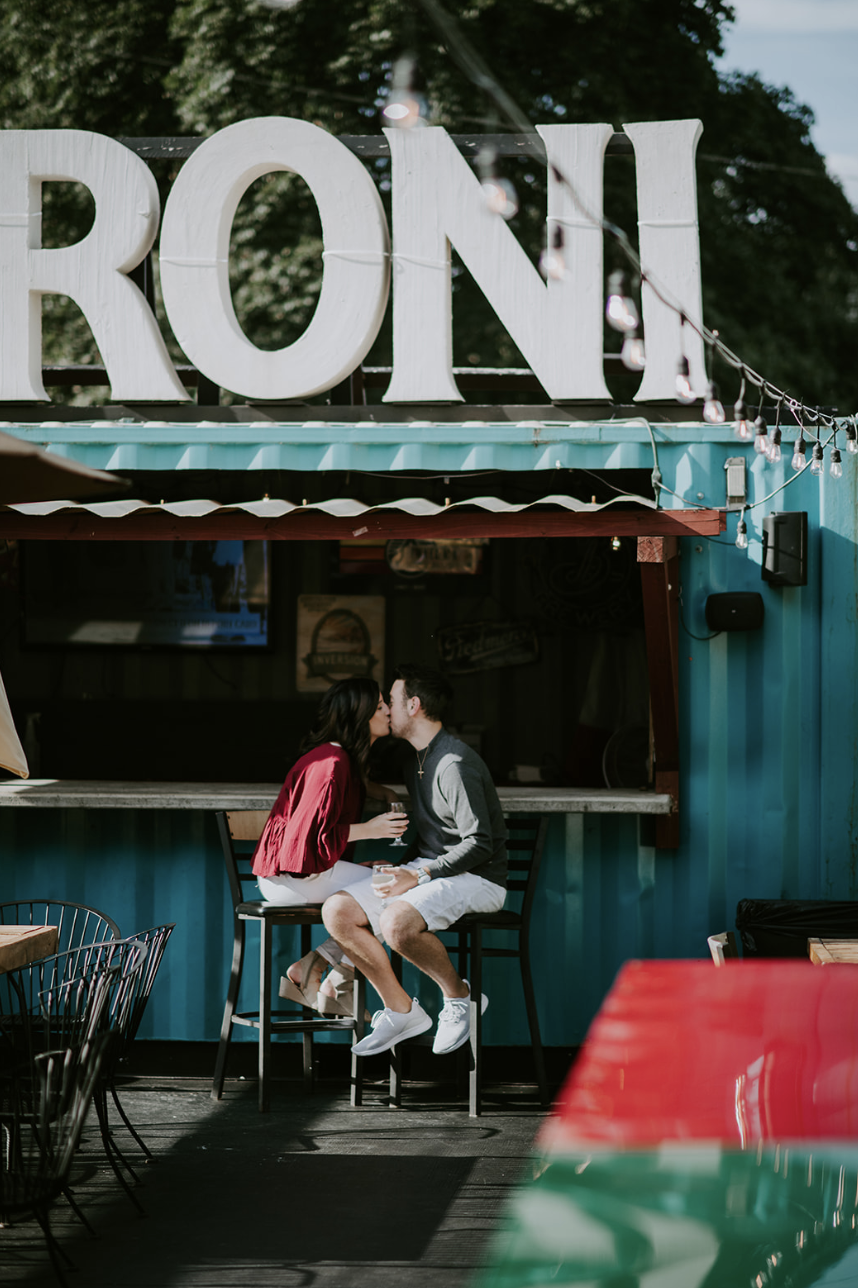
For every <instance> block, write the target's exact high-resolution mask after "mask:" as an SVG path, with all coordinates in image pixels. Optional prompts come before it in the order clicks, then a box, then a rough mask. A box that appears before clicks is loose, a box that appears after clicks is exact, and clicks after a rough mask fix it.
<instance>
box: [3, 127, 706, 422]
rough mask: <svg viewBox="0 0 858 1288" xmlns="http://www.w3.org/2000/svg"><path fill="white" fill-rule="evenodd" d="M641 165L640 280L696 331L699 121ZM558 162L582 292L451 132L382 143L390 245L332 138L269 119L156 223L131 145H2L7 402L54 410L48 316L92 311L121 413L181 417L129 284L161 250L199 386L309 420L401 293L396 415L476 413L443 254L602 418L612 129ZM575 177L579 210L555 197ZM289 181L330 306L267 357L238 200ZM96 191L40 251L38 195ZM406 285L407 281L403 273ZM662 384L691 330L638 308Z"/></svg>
mask: <svg viewBox="0 0 858 1288" xmlns="http://www.w3.org/2000/svg"><path fill="white" fill-rule="evenodd" d="M624 129H625V132H626V134H627V135H628V136H629V138H630V139H631V141H632V145H633V147H634V150H635V157H636V172H637V199H638V228H639V246H640V255H641V259H642V261H643V263H644V265H645V266H646V269H647V272H648V274H649V275H650V276H651V277H652V278H654V279H655V280H656V281H657V282H658V283H659V284H660V287H661V288H662V289H663V290H666V291H667V292H668V293H669V295H671V296H672V297H673V298H674V299H675V300H677V301H680V302H681V304H682V308H683V309H684V311H685V312H686V313H687V314H688V315H689V316H690V317H693V318H695V319H696V320H698V321H699V320H701V319H702V308H701V286H700V252H699V236H698V227H697V188H696V177H695V154H696V149H697V143H698V140H699V138H700V135H701V133H702V126H701V124H700V122H699V121H696V120H688V121H649V122H643V123H639V124H634V125H626V126H625V127H624ZM536 130H537V132H538V134H539V135H540V137H541V139H542V141H543V143H544V145H545V150H546V153H547V157H548V161H549V168H548V209H547V215H548V217H549V218H550V219H551V220H552V221H555V222H558V223H560V224H562V225H563V227H564V230H565V246H566V250H565V256H566V263H567V272H566V274H565V276H564V277H563V278H562V279H561V280H559V281H555V280H549V281H548V282H544V281H543V280H542V278H541V276H540V275H539V272H538V270H537V269H536V267H535V266H534V264H533V263H532V261H531V259H530V257H529V256H528V254H527V253H526V252H525V250H524V249H523V248H522V246H521V245H520V244H519V242H518V241H517V240H516V238H515V235H514V234H513V232H512V231H511V229H510V228H509V227H508V226H507V224H506V223H505V222H504V221H503V220H502V219H500V218H499V217H498V216H496V215H493V214H492V213H491V212H490V211H489V210H488V209H487V207H486V203H485V199H484V196H483V193H482V189H481V186H480V183H479V180H478V178H477V176H476V175H475V174H474V172H473V170H472V169H471V167H470V166H469V164H468V163H467V161H466V160H465V159H464V158H463V157H462V155H461V154H460V153H459V151H458V149H457V148H456V146H455V144H454V143H453V141H452V139H451V138H450V136H449V135H448V134H447V133H446V131H445V130H443V129H440V128H437V127H430V128H427V129H424V130H414V131H400V130H395V129H394V130H385V134H386V135H387V138H388V140H389V142H390V151H391V163H392V174H391V182H392V203H393V204H392V212H393V238H392V243H391V237H390V233H389V230H388V224H387V218H386V216H385V212H384V209H383V207H382V204H381V200H380V198H379V196H378V192H377V190H376V187H375V184H374V183H373V180H372V178H371V177H370V175H369V173H368V172H367V171H366V169H365V168H364V166H363V165H362V163H361V162H360V161H358V159H357V158H356V157H355V156H354V155H353V154H352V153H351V152H350V151H349V150H348V148H347V147H346V146H345V145H344V144H343V143H341V142H339V141H338V140H337V139H336V138H335V137H334V136H333V135H330V134H327V133H326V132H325V131H324V130H322V129H320V128H319V127H318V126H315V125H311V124H309V123H308V122H306V121H299V120H294V119H290V118H287V117H263V118H259V119H255V120H247V121H241V122H239V123H237V124H235V125H231V126H228V127H227V128H226V129H224V130H221V131H219V132H218V133H217V134H215V135H213V136H212V137H211V138H209V139H207V140H206V141H205V142H204V143H202V144H201V145H200V147H199V148H197V149H196V151H195V152H194V153H193V155H192V156H191V158H190V159H189V160H188V161H186V162H185V164H184V166H183V167H182V169H181V171H180V172H179V175H178V178H177V179H176V181H175V183H174V184H173V187H172V189H171V191H170V193H169V196H168V198H167V201H166V204H165V208H164V214H163V219H161V215H160V204H159V198H158V191H157V187H156V184H155V180H154V178H153V176H152V174H151V171H150V170H149V168H148V166H147V165H146V164H145V162H144V161H142V160H141V159H140V158H139V157H138V156H137V155H136V154H135V153H133V152H131V151H130V150H129V149H128V148H126V147H125V146H124V145H123V144H121V143H119V142H117V141H116V140H114V139H109V138H106V137H104V136H103V135H99V134H93V133H89V132H86V131H83V130H6V131H0V202H2V205H1V206H0V291H2V296H0V298H2V307H0V401H16V402H20V401H35V400H38V401H42V400H46V399H47V394H46V393H45V389H44V387H43V384H42V375H41V367H42V355H41V297H42V295H44V294H46V293H52V292H57V293H60V294H63V295H68V296H69V297H70V298H71V299H73V300H74V301H75V303H76V304H77V305H78V306H79V308H80V309H81V311H82V312H83V314H84V316H85V317H86V320H87V321H88V323H89V325H90V327H91V329H92V332H93V335H94V337H95V340H96V343H97V344H98V347H99V350H100V352H101V355H102V357H103V359H104V364H105V367H106V369H107V374H108V378H109V380H110V384H111V390H112V395H113V397H114V399H116V400H117V401H129V402H130V401H146V402H151V401H160V400H163V401H169V402H175V401H180V400H181V401H184V400H186V399H187V398H188V394H187V392H186V390H185V389H184V387H183V385H182V384H181V382H180V380H179V378H178V376H177V374H176V371H175V369H174V368H173V365H172V363H171V361H170V358H169V356H168V353H167V349H166V346H165V344H164V341H163V338H162V336H161V334H160V332H159V330H158V326H157V323H156V321H155V317H154V315H153V313H152V311H151V309H150V308H149V306H148V304H147V303H146V300H145V298H144V297H143V295H142V293H141V292H140V291H139V290H138V288H137V287H136V286H135V284H134V283H133V282H132V281H131V280H130V278H129V277H128V273H129V272H130V271H131V270H132V269H134V268H135V267H136V266H137V265H138V264H139V263H140V262H141V261H142V260H143V259H144V258H145V256H146V255H147V254H148V252H149V251H150V250H151V249H152V246H153V245H154V242H155V239H156V236H157V234H158V228H159V223H160V230H161V237H160V257H159V258H160V275H161V287H162V292H163V299H164V307H165V310H166V314H167V318H168V321H169V323H170V326H171V327H172V330H173V333H174V334H175V336H176V339H177V340H178V342H179V344H180V345H181V347H182V349H183V350H184V352H185V353H186V354H187V356H188V358H189V359H190V361H191V362H192V363H194V365H195V366H196V367H197V368H198V369H199V371H200V372H202V374H203V375H204V376H206V377H208V379H210V380H212V381H214V382H215V383H216V384H218V385H220V386H222V387H224V388H227V389H229V390H231V391H233V392H234V393H237V394H239V395H242V396H245V397H247V398H254V399H255V398H258V399H274V400H279V399H301V398H309V397H311V396H312V395H314V394H319V393H322V392H324V391H325V390H328V389H331V388H333V387H334V386H335V385H337V384H338V383H339V382H340V381H341V380H343V379H344V378H345V377H346V376H348V375H349V373H350V372H352V371H353V370H354V369H355V368H356V367H357V366H358V365H359V363H360V362H361V361H362V360H363V358H364V357H365V356H366V354H367V353H368V352H369V349H370V348H371V346H372V344H373V342H374V340H375V338H376V336H377V335H378V331H379V328H380V326H381V323H382V320H383V317H384V315H385V311H386V308H387V303H388V294H389V291H390V286H391V277H392V294H393V373H392V377H391V381H390V385H389V387H388V389H387V392H386V394H385V401H386V402H396V403H411V402H419V403H427V402H428V403H431V402H455V401H461V395H460V393H459V390H458V388H457V387H456V383H455V380H454V377H453V360H452V326H453V319H452V289H451V265H450V247H451V245H452V246H453V247H455V249H456V251H457V253H458V255H459V256H460V258H461V260H462V262H463V264H464V265H465V267H466V269H467V270H468V272H469V273H470V274H471V275H472V276H473V278H474V280H475V281H476V282H477V284H478V285H479V287H480V289H481V290H482V292H483V294H484V295H485V296H486V299H487V300H488V302H489V304H490V305H491V307H492V308H493V310H494V311H495V313H496V314H497V316H498V318H499V319H500V321H501V322H502V324H503V326H504V327H505V328H506V329H507V331H508V332H509V334H510V336H511V337H512V339H513V341H514V342H515V344H516V345H517V346H518V348H519V349H520V350H521V352H522V354H523V355H524V358H525V360H526V361H527V362H528V364H529V365H530V367H531V368H532V370H533V371H534V373H535V375H536V376H537V378H538V379H539V381H540V383H541V384H542V386H543V387H544V389H545V390H546V392H547V394H548V396H549V397H550V398H552V399H554V400H556V401H575V400H587V401H601V400H603V399H604V400H608V399H609V398H610V394H609V391H608V388H607V386H606V384H605V379H604V373H603V357H602V319H603V302H604V269H603V245H602V242H603V235H602V231H601V229H600V228H599V226H598V224H596V223H594V222H593V219H592V217H591V215H592V213H594V212H595V213H596V214H598V215H601V212H602V186H603V185H602V171H603V164H604V154H605V149H606V147H607V144H608V141H609V139H610V138H611V135H612V133H613V126H611V125H607V124H598V125H538V126H536ZM552 167H555V168H556V169H557V170H558V171H559V172H560V173H561V174H564V175H567V176H568V177H569V178H570V180H571V183H572V185H573V187H574V190H575V193H576V194H577V197H578V199H580V202H581V204H580V205H579V204H578V200H576V198H575V197H573V195H572V193H571V192H570V190H569V188H568V187H567V186H566V185H564V184H562V183H559V182H558V181H557V179H556V178H555V175H554V173H553V169H552ZM272 171H290V172H293V173H295V174H298V175H300V177H301V178H302V179H303V180H304V181H305V183H306V184H307V185H308V187H309V188H310V190H311V192H312V194H313V197H314V198H315V201H316V204H317V206H318V210H319V216H320V220H321V225H322V237H323V242H324V250H323V262H324V269H323V276H322V287H321V292H320V296H319V301H318V305H317V308H316V311H315V313H314V315H313V318H312V320H311V321H310V324H309V325H308V327H307V329H306V331H305V332H304V333H303V335H301V336H300V337H299V338H298V339H297V340H296V341H295V342H294V343H293V344H290V345H287V346H286V347H284V348H282V349H279V350H274V351H268V350H262V349H259V348H257V347H256V346H255V345H253V344H252V343H251V342H250V341H249V340H248V338H247V336H246V335H245V334H244V332H243V331H242V329H241V325H240V323H239V321H238V319H237V317H236V314H235V309H234V307H233V303H232V297H231V294H230V286H229V240H230V230H231V227H232V221H233V218H234V216H235V212H236V210H237V208H238V205H239V202H240V201H241V198H242V196H243V195H244V193H245V192H246V190H247V189H248V188H249V186H250V185H251V184H252V183H253V182H254V181H255V180H256V179H258V178H260V177H261V176H262V175H265V174H268V173H271V172H272ZM51 180H66V181H71V182H77V183H82V184H84V185H85V186H86V187H87V188H88V189H89V190H90V192H91V193H92V195H93V198H94V200H95V209H96V215H95V221H94V223H93V226H92V228H91V229H90V231H89V233H88V234H87V236H86V237H84V238H83V239H82V240H81V241H80V242H78V243H77V244H75V245H73V246H66V247H61V248H58V249H45V248H43V247H42V245H41V184H42V183H44V182H50V181H51ZM391 270H392V271H391ZM642 305H643V317H644V326H645V330H646V338H647V365H646V370H645V372H644V376H643V380H642V383H641V387H640V389H639V390H638V393H637V395H636V397H637V398H638V400H641V401H647V400H652V399H659V398H672V397H673V395H674V380H675V376H676V360H677V354H678V353H679V351H680V341H679V327H680V322H679V317H678V315H677V313H676V312H675V311H673V310H672V309H670V308H668V307H667V306H666V305H664V304H663V303H662V302H661V301H660V300H658V299H657V297H656V296H655V294H654V293H653V292H652V291H651V290H650V288H649V287H648V286H647V285H646V284H644V287H643V298H642ZM685 351H686V354H687V356H688V358H689V361H690V365H691V380H692V384H693V385H694V387H695V388H697V389H702V387H703V385H704V383H705V375H704V363H703V347H702V340H701V339H700V337H699V336H698V335H697V334H696V333H693V332H691V330H690V328H689V329H688V332H687V334H686V336H685Z"/></svg>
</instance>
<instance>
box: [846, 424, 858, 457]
mask: <svg viewBox="0 0 858 1288" xmlns="http://www.w3.org/2000/svg"><path fill="white" fill-rule="evenodd" d="M846 450H847V452H849V453H850V455H852V456H854V455H855V453H856V452H858V433H856V430H855V426H854V425H847V426H846Z"/></svg>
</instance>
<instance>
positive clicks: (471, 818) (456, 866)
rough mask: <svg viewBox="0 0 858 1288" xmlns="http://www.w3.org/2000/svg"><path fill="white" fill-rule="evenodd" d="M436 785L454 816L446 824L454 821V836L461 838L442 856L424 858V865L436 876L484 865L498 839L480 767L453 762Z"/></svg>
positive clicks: (465, 870)
mask: <svg viewBox="0 0 858 1288" xmlns="http://www.w3.org/2000/svg"><path fill="white" fill-rule="evenodd" d="M437 786H438V790H439V791H440V793H441V795H442V797H443V799H444V801H445V803H446V805H447V808H448V810H449V813H450V816H451V817H450V819H449V820H445V821H444V822H445V825H446V826H448V827H449V826H450V824H451V823H452V829H451V830H452V833H453V835H455V836H459V837H460V838H461V839H460V840H459V842H458V844H456V845H453V846H451V848H450V849H448V850H447V851H446V853H445V854H443V855H442V856H440V857H439V858H436V859H426V860H425V863H424V864H423V866H425V868H426V870H427V871H428V873H429V875H430V876H431V877H432V878H433V879H434V878H435V877H441V876H443V877H451V876H456V875H457V873H460V872H470V871H472V870H473V869H474V868H478V867H482V865H483V864H484V863H488V861H489V860H490V859H491V858H492V856H493V854H494V852H495V849H496V848H497V845H498V838H497V837H495V836H494V835H493V834H492V823H491V819H492V810H491V807H490V805H489V802H488V799H487V797H486V787H485V783H484V781H483V778H482V776H481V775H480V773H479V772H478V771H477V770H475V769H474V768H472V767H471V766H470V765H467V764H463V763H462V762H461V761H459V760H455V761H452V762H451V763H450V764H448V765H445V766H444V768H443V770H442V771H441V773H440V774H439V777H438V784H437ZM453 835H451V839H453Z"/></svg>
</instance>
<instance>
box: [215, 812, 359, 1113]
mask: <svg viewBox="0 0 858 1288" xmlns="http://www.w3.org/2000/svg"><path fill="white" fill-rule="evenodd" d="M215 818H216V820H217V826H218V833H219V835H220V840H221V845H222V847H223V856H224V862H225V864H226V874H227V878H228V880H229V889H230V894H231V896H232V905H233V917H234V922H235V935H234V939H233V947H232V970H231V972H230V978H229V987H228V989H227V995H226V1005H225V1006H224V1012H223V1024H222V1025H221V1031H220V1042H219V1043H218V1050H217V1060H216V1062H215V1071H214V1078H213V1079H212V1091H211V1096H212V1099H213V1100H220V1098H221V1096H222V1095H223V1082H224V1077H225V1074H226V1058H227V1055H228V1053H229V1041H230V1038H231V1036H232V1028H233V1025H235V1024H240V1025H243V1026H245V1027H248V1028H253V1029H256V1030H257V1032H258V1034H259V1111H260V1113H267V1112H268V1109H269V1107H270V1087H269V1074H270V1055H271V1037H272V1035H273V1034H278V1033H300V1034H301V1035H302V1038H303V1046H304V1052H303V1055H304V1086H305V1088H306V1089H307V1090H310V1089H312V1086H313V1034H314V1033H320V1032H322V1031H324V1030H331V1029H337V1030H346V1031H348V1032H352V1031H354V1032H355V1034H356V1038H357V1039H359V1038H360V1037H361V1036H362V1034H363V1028H364V1010H365V1006H366V981H365V979H364V978H363V976H362V975H360V974H358V973H356V974H355V1009H354V1017H334V1016H331V1017H325V1016H321V1015H317V1014H316V1012H315V1011H313V1012H308V1010H307V1008H306V1007H303V1008H302V1009H301V1012H299V1013H297V1014H296V1012H295V1011H279V1010H278V1011H273V1010H272V1009H271V945H272V927H274V926H292V927H295V926H299V927H300V928H301V954H302V955H303V954H305V953H308V952H309V951H310V928H311V926H320V925H322V909H321V905H320V904H308V905H305V906H302V907H298V908H283V907H280V906H279V905H277V904H273V903H266V902H265V901H264V900H262V899H256V900H248V899H246V898H245V887H247V886H249V885H255V883H256V878H255V877H254V875H253V873H252V872H251V870H250V860H251V855H252V851H253V846H254V845H255V843H256V842H257V841H258V840H259V837H260V836H261V834H262V829H263V828H264V826H265V823H266V821H267V819H268V810H228V811H219V812H218V813H217V814H216V815H215ZM248 922H256V923H257V924H258V925H259V935H260V947H259V1005H258V1009H257V1010H255V1011H243V1012H237V1011H236V1007H237V1005H238V992H239V989H240V987H241V976H242V971H243V969H244V949H245V928H246V925H247V923H248ZM308 1015H311V1016H312V1018H308ZM362 1090H363V1087H362V1078H361V1070H360V1061H359V1060H356V1059H355V1058H354V1057H352V1079H351V1102H352V1104H353V1105H359V1104H360V1103H361V1098H362Z"/></svg>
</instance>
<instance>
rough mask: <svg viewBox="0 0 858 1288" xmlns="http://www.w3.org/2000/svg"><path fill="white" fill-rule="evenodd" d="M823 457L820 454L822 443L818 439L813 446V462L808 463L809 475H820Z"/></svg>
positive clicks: (823, 462) (823, 461)
mask: <svg viewBox="0 0 858 1288" xmlns="http://www.w3.org/2000/svg"><path fill="white" fill-rule="evenodd" d="M824 464H825V457H824V456H823V454H822V443H820V441H819V439H817V441H816V442H815V443H814V444H813V460H812V461H811V462H810V472H811V474H822V467H823V465H824Z"/></svg>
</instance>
